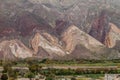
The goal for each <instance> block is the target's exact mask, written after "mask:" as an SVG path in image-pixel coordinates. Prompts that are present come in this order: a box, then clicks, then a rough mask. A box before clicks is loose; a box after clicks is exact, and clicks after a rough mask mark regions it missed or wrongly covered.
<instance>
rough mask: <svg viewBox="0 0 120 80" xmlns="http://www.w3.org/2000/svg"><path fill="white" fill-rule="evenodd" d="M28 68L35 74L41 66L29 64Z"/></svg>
mask: <svg viewBox="0 0 120 80" xmlns="http://www.w3.org/2000/svg"><path fill="white" fill-rule="evenodd" d="M28 68H29V70H30V71H31V72H33V73H35V74H37V73H38V72H39V71H40V70H41V68H42V67H41V66H39V65H38V64H31V65H29V67H28Z"/></svg>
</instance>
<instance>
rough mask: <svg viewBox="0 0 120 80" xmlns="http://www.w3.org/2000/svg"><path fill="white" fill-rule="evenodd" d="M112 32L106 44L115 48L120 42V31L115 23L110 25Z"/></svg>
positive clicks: (106, 39)
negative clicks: (118, 41) (119, 41)
mask: <svg viewBox="0 0 120 80" xmlns="http://www.w3.org/2000/svg"><path fill="white" fill-rule="evenodd" d="M109 26H110V31H109V32H108V33H107V35H106V38H105V42H104V44H105V45H106V46H107V47H109V48H113V47H114V46H115V45H116V41H117V40H120V29H119V28H118V27H117V26H116V25H115V24H113V23H109Z"/></svg>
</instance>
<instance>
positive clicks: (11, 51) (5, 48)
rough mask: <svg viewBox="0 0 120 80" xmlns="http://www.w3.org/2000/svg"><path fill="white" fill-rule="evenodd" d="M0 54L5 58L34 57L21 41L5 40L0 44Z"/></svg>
mask: <svg viewBox="0 0 120 80" xmlns="http://www.w3.org/2000/svg"><path fill="white" fill-rule="evenodd" d="M0 52H2V53H1V54H2V55H3V57H4V58H8V59H14V58H27V57H32V55H33V52H32V51H31V50H30V49H28V48H27V47H26V46H25V45H24V44H23V43H22V42H21V41H19V40H4V41H2V42H0Z"/></svg>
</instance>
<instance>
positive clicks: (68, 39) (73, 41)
mask: <svg viewBox="0 0 120 80" xmlns="http://www.w3.org/2000/svg"><path fill="white" fill-rule="evenodd" d="M61 37H62V41H63V42H64V43H65V46H64V47H65V50H66V51H67V52H68V54H70V53H71V52H72V51H73V50H74V49H75V47H76V46H77V45H81V46H84V47H85V48H86V49H88V50H90V51H97V50H99V49H100V48H102V47H104V45H103V44H101V43H100V42H99V41H97V40H96V39H94V38H93V37H91V36H89V35H88V34H86V33H85V32H83V31H81V30H80V29H79V28H78V27H76V26H74V25H72V26H70V27H69V28H68V29H66V30H65V31H64V33H63V34H62V36H61Z"/></svg>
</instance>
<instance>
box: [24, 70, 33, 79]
mask: <svg viewBox="0 0 120 80" xmlns="http://www.w3.org/2000/svg"><path fill="white" fill-rule="evenodd" d="M25 77H26V78H29V79H30V80H32V78H34V77H35V75H34V73H32V72H28V73H26V74H25Z"/></svg>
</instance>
